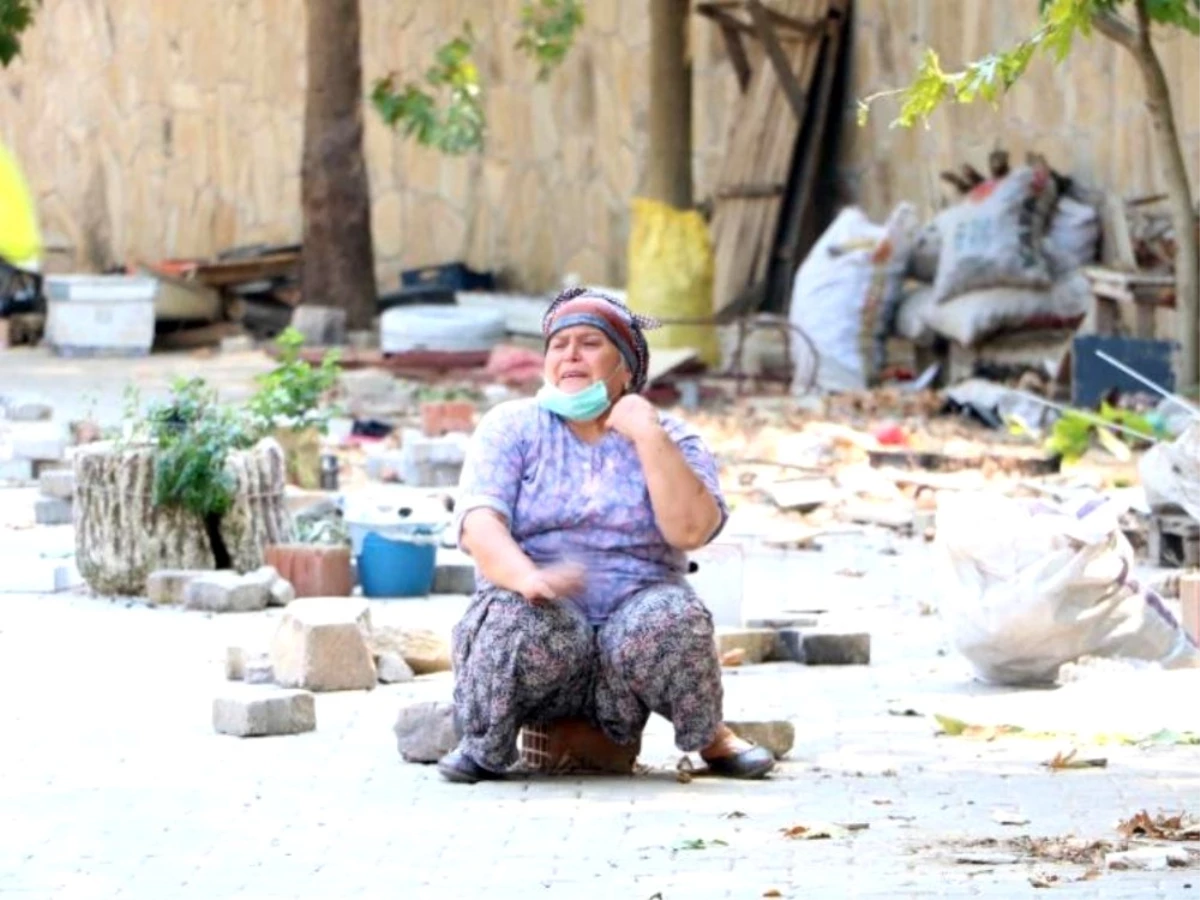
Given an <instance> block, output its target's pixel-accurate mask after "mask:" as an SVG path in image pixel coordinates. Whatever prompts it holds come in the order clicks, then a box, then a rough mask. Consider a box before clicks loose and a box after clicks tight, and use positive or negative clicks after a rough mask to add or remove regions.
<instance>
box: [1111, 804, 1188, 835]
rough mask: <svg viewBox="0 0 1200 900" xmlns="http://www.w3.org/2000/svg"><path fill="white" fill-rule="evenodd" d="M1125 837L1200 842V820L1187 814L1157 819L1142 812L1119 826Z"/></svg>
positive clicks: (1163, 815)
mask: <svg viewBox="0 0 1200 900" xmlns="http://www.w3.org/2000/svg"><path fill="white" fill-rule="evenodd" d="M1117 831H1119V832H1120V833H1121V834H1122V835H1124V836H1125V837H1146V838H1153V839H1154V840H1159V841H1200V819H1196V818H1194V817H1192V816H1188V815H1186V814H1185V813H1179V814H1177V815H1173V816H1168V815H1166V814H1160V815H1159V816H1158V817H1157V818H1154V817H1151V815H1150V814H1149V813H1148V812H1146V811H1145V810H1142V811H1141V812H1140V813H1138V814H1137V815H1135V816H1133V817H1131V818H1129V819H1127V820H1126V821H1124V822H1122V823H1121V824H1120V825H1118V826H1117Z"/></svg>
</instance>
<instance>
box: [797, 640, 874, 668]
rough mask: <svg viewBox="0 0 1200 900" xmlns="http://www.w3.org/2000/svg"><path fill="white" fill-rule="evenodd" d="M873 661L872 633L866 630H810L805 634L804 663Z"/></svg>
mask: <svg viewBox="0 0 1200 900" xmlns="http://www.w3.org/2000/svg"><path fill="white" fill-rule="evenodd" d="M870 662H871V635H869V634H867V633H866V632H847V633H837V632H809V633H807V634H805V635H804V663H805V664H806V665H809V666H865V665H868V664H870Z"/></svg>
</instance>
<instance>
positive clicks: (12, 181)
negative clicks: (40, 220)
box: [0, 143, 42, 270]
mask: <svg viewBox="0 0 1200 900" xmlns="http://www.w3.org/2000/svg"><path fill="white" fill-rule="evenodd" d="M41 255H42V236H41V234H40V233H39V232H38V224H37V215H36V214H35V213H34V209H33V199H32V198H31V197H30V194H29V188H28V186H27V185H26V184H25V178H24V177H23V176H22V175H21V169H20V167H19V166H18V165H17V161H16V159H14V158H13V156H12V154H11V153H9V151H8V148H7V147H5V146H4V144H2V143H0V257H2V258H3V259H5V260H6V261H8V263H9V264H11V265H14V266H16V267H17V268H20V269H29V270H36V269H37V268H38V264H39V260H40V257H41Z"/></svg>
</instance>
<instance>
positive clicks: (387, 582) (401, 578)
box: [358, 529, 438, 599]
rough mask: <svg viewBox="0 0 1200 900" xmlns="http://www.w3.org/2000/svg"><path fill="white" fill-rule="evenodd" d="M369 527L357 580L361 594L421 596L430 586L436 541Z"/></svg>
mask: <svg viewBox="0 0 1200 900" xmlns="http://www.w3.org/2000/svg"><path fill="white" fill-rule="evenodd" d="M389 531H392V533H390V534H383V533H380V532H377V531H372V532H370V533H369V534H367V535H366V536H365V537H364V538H363V541H362V553H360V554H359V556H358V581H359V584H360V585H362V592H363V596H364V597H371V598H375V599H382V598H389V597H399V598H403V597H425V596H428V594H429V592H430V591H431V590H433V576H434V573H435V572H436V570H437V547H438V545H437V541H436V539H431V538H429V537H428V536H425V535H417V534H411V535H406V534H396V533H395V532H394V529H389Z"/></svg>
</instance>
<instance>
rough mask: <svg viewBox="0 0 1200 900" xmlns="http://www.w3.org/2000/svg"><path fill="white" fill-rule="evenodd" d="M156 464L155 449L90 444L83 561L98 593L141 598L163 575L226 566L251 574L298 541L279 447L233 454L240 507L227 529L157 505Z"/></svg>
mask: <svg viewBox="0 0 1200 900" xmlns="http://www.w3.org/2000/svg"><path fill="white" fill-rule="evenodd" d="M154 457H155V452H154V448H153V447H152V446H150V445H137V446H131V447H121V446H118V445H114V444H109V443H96V444H88V445H87V446H86V447H81V448H80V449H79V452H78V453H77V454H76V456H75V483H76V484H77V485H78V488H77V491H76V497H75V503H76V520H75V560H76V564H77V565H78V566H79V572H80V574H81V575H82V576H83V578H84V580H85V581H86V582H87V584H88V586H89V587H90V588H92V590H94V591H96V592H97V593H99V594H104V595H109V596H114V595H115V596H131V597H137V596H140V595H142V593H143V592H144V591H145V589H146V579H147V578H148V577H149V576H150V574H151V573H153V572H155V571H157V570H159V569H212V568H214V567H219V566H221V564H222V563H224V564H225V565H227V566H229V567H230V568H232V569H235V570H237V571H239V572H251V571H253V570H254V569H257V568H258V567H259V566H261V565H262V564H263V559H264V558H265V548H266V547H267V546H269V545H271V544H280V543H285V542H287V541H289V540H291V538H292V521H291V516H290V515H289V513H288V511H287V506H286V504H285V502H284V459H283V451H282V450H281V449H280V448H279V446H278V445H277V444H275V443H274V442H271V441H264V442H263V443H261V444H259V445H258V446H257V447H255V448H253V449H251V450H247V451H244V452H236V453H231V454H230V455H229V458H228V460H227V461H226V463H225V465H226V470H227V471H228V472H229V475H230V477H231V478H232V479H233V483H234V500H233V506H232V507H231V508H230V510H229V511H228V512H227V513H225V515H224V516H222V517H221V519H220V521H219V522H205V521H204V520H203V519H201V518H200V517H199V516H196V515H194V514H192V513H189V512H187V511H185V510H182V509H179V508H177V507H170V506H167V507H160V506H155V504H154ZM212 528H216V529H217V534H216V535H215V536H214V534H213V533H212V531H211V530H210V529H212ZM214 537H216V538H217V539H216V540H214ZM214 545H215V546H214Z"/></svg>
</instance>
